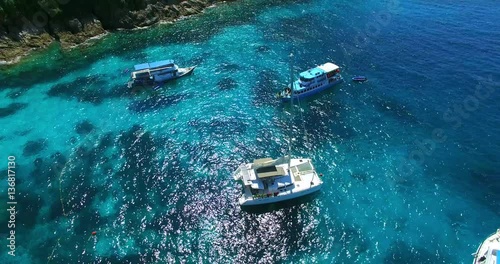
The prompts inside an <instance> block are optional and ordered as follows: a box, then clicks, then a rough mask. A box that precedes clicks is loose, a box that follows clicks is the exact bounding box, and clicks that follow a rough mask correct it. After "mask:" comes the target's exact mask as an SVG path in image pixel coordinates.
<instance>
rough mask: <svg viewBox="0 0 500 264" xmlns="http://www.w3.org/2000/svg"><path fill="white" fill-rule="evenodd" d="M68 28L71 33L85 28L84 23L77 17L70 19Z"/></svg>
mask: <svg viewBox="0 0 500 264" xmlns="http://www.w3.org/2000/svg"><path fill="white" fill-rule="evenodd" d="M68 28H69V30H70V31H71V33H73V34H76V33H79V32H81V31H82V30H83V25H82V23H81V22H80V20H78V19H77V18H75V19H72V20H70V21H68Z"/></svg>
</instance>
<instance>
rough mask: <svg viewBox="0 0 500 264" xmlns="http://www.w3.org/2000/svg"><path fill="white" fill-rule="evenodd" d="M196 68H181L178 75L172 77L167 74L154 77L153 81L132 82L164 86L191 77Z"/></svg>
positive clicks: (136, 80)
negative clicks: (166, 83)
mask: <svg viewBox="0 0 500 264" xmlns="http://www.w3.org/2000/svg"><path fill="white" fill-rule="evenodd" d="M195 68H196V66H193V67H188V68H179V70H178V72H177V74H175V75H172V74H165V75H154V78H153V79H135V80H133V81H132V83H131V84H133V85H157V84H162V83H164V82H167V81H171V80H175V79H179V78H181V77H184V76H186V75H190V74H192V73H193V71H194V69H195ZM131 84H129V87H130V88H131V87H132V85H131Z"/></svg>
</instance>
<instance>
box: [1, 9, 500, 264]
mask: <svg viewBox="0 0 500 264" xmlns="http://www.w3.org/2000/svg"><path fill="white" fill-rule="evenodd" d="M464 10H467V11H464ZM499 14H500V10H499V7H498V4H495V3H494V2H493V1H489V2H484V3H481V4H477V3H474V2H472V1H461V2H459V3H454V2H444V3H443V2H441V3H438V2H429V1H410V2H408V3H399V2H382V3H378V2H368V3H365V2H352V1H351V2H348V1H338V2H336V3H331V2H328V1H322V0H317V1H306V2H286V3H274V2H271V3H269V2H267V3H262V2H260V1H252V2H250V1H242V2H239V3H233V4H228V5H222V6H219V7H217V8H214V9H209V10H208V11H207V12H206V13H205V14H203V15H201V16H198V17H194V18H189V19H186V20H183V21H180V22H178V23H176V24H175V25H164V26H160V27H156V28H153V29H148V30H144V31H136V32H128V33H117V34H113V35H111V36H108V37H106V38H105V39H102V40H100V41H98V43H97V45H95V46H92V47H89V48H82V49H77V50H74V51H72V52H69V53H60V52H59V51H58V49H57V47H55V48H53V49H52V50H50V51H48V52H45V53H41V54H39V55H37V56H36V57H34V58H33V59H32V60H31V61H30V62H27V63H25V64H23V65H21V66H18V67H12V68H8V69H4V70H2V72H1V75H0V79H1V83H2V89H1V91H0V93H1V95H2V96H1V99H0V103H1V106H2V111H1V114H2V118H1V119H0V122H1V124H2V127H5V128H6V129H2V130H1V131H0V138H1V141H0V144H1V145H2V150H4V149H6V150H7V151H8V152H9V153H10V154H14V155H16V157H17V162H18V167H19V168H18V169H17V187H18V191H19V194H18V195H17V198H18V203H19V208H20V209H19V214H18V221H19V223H20V224H19V225H18V226H17V229H16V232H17V234H18V237H17V239H16V240H17V243H18V247H17V248H16V253H17V254H18V255H19V256H18V257H17V258H16V259H12V258H8V256H7V255H6V254H4V251H5V248H3V247H2V248H3V249H2V250H3V251H2V258H3V259H5V261H9V262H16V263H19V262H21V263H44V262H47V258H48V257H49V256H52V259H51V261H50V262H51V263H62V262H70V263H74V262H76V261H80V262H84V263H87V262H102V263H106V262H122V263H125V262H127V261H128V262H131V263H138V262H153V261H155V260H158V261H160V262H167V261H172V262H173V261H189V262H197V261H205V262H222V263H224V262H256V261H258V260H260V261H263V262H279V261H283V262H310V261H311V260H312V261H314V262H318V263H331V262H336V263H350V262H355V261H358V262H361V263H368V262H370V263H444V262H447V263H468V262H469V261H470V253H472V252H473V251H474V250H475V249H476V247H477V245H478V243H480V241H481V240H482V239H484V237H485V236H486V235H487V234H489V233H491V232H493V230H495V229H496V228H497V227H498V226H499V224H500V221H499V220H500V210H499V209H498V208H499V207H498V205H499V204H498V201H499V194H498V189H499V187H500V186H499V185H498V183H499V182H500V181H499V171H498V169H497V167H498V166H497V165H498V142H499V140H498V129H499V127H500V126H499V125H500V124H499V122H500V121H499V111H500V109H498V105H496V104H495V103H496V102H497V101H498V99H499V95H498V92H497V88H498V82H499V80H500V76H499V75H498V73H497V72H498V71H497V69H498V68H499V67H498V62H497V61H498V60H497V58H498V56H499V55H500V54H499V53H498V49H495V47H498V44H499V43H498V39H500V38H499V37H500V36H499V32H500V31H499V30H498V25H497V23H495V22H494V21H495V18H496V17H498V15H499ZM464 17H467V19H464ZM373 21H375V22H373ZM359 32H364V35H365V38H363V35H359V34H358V33H359ZM356 45H357V46H356ZM290 50H293V51H294V53H295V68H296V71H299V70H301V69H302V70H303V69H307V68H308V67H310V66H312V65H315V64H319V63H323V62H325V61H333V62H335V63H337V64H339V65H341V67H342V69H343V72H344V73H343V74H344V77H345V78H346V80H348V78H349V77H350V76H352V75H356V74H364V75H367V76H368V77H369V78H370V80H369V82H367V83H365V84H362V85H354V84H351V83H350V82H349V81H347V82H346V83H345V84H343V85H341V86H340V87H338V88H336V89H334V90H332V91H329V92H326V93H324V94H321V95H319V96H316V97H314V98H311V99H310V100H307V101H303V102H302V107H303V108H304V111H305V112H304V114H305V119H304V125H305V130H306V133H304V130H303V129H302V121H301V119H300V117H299V116H296V117H295V118H294V120H295V123H294V126H293V127H292V129H293V131H294V132H295V133H296V136H295V137H296V141H294V151H295V153H296V155H303V156H310V157H311V158H313V159H314V161H315V164H316V166H317V168H318V170H319V171H320V172H322V173H324V174H325V179H324V180H325V185H324V189H323V191H322V192H321V193H320V194H319V195H318V196H316V197H314V199H311V200H309V201H306V202H305V203H303V204H295V205H292V206H291V207H287V208H280V209H278V210H276V211H272V212H267V213H263V214H251V213H247V212H243V211H241V210H240V209H239V207H238V206H237V196H238V190H239V185H238V184H237V183H233V182H232V180H231V178H230V172H231V171H232V170H234V169H235V168H236V167H237V165H238V164H239V163H241V162H246V161H250V160H252V159H254V158H256V157H260V156H267V155H270V156H277V155H279V154H280V153H284V151H286V148H287V144H286V140H285V139H284V138H285V135H286V134H287V133H288V131H289V129H290V128H289V127H288V126H287V124H286V121H287V120H289V115H288V114H287V113H288V112H289V111H290V107H287V106H282V105H281V104H280V103H279V102H277V101H275V100H274V98H273V95H274V93H276V92H277V91H278V90H279V89H280V88H281V87H282V86H283V85H284V84H285V83H286V82H287V79H288V74H289V73H288V59H287V55H288V54H289V52H290ZM157 58H174V59H176V60H177V61H178V63H179V64H180V65H194V64H196V65H198V68H197V69H196V71H195V74H194V75H192V76H190V77H187V78H184V79H181V80H178V81H176V82H174V83H169V84H168V85H166V86H165V88H164V89H163V90H162V91H160V92H158V93H141V94H138V95H133V94H130V93H128V92H127V91H126V89H125V87H124V83H125V82H126V81H127V78H128V74H126V73H124V72H123V71H124V69H126V68H130V67H132V65H133V64H135V63H139V62H143V61H148V60H154V59H157ZM478 84H482V86H481V87H479V88H478V87H477V85H478ZM478 89H479V92H477V91H476V90H478ZM468 96H474V98H476V99H477V100H478V104H477V105H475V104H474V102H475V101H473V100H472V99H471V98H469V97H468ZM471 100H472V101H471ZM464 102H466V106H467V109H468V110H464V113H460V111H459V109H458V110H453V109H454V107H455V105H463V104H464ZM449 108H451V109H452V110H453V111H452V112H449V113H448V114H446V113H447V111H448V109H449ZM438 128H439V129H443V130H442V131H443V132H444V135H445V136H446V139H444V140H440V142H439V143H438V142H435V145H434V146H433V148H431V149H427V150H426V151H425V153H426V154H428V155H426V154H423V157H424V159H423V160H421V159H418V158H421V156H419V153H423V152H417V150H418V149H419V148H418V144H417V143H416V142H424V141H425V142H428V141H426V140H429V139H432V134H433V131H435V129H438ZM304 135H307V138H306V140H305V142H304ZM440 139H441V138H440ZM441 141H442V142H441ZM304 143H310V144H312V145H313V146H314V147H313V149H311V150H308V149H306V148H305V147H304ZM426 146H427V148H429V146H431V147H432V145H429V144H427V145H426ZM6 156H7V154H6ZM409 157H411V158H413V159H409ZM5 159H6V157H5ZM3 174H6V173H3ZM0 187H1V189H2V190H3V191H2V192H5V190H6V187H7V185H6V182H5V181H2V183H1V186H0ZM3 197H4V196H3ZM2 204H5V203H4V202H2ZM2 211H3V212H5V211H4V210H2ZM6 217H7V214H5V213H2V222H3V221H4V219H6ZM2 226H4V227H5V226H6V225H4V224H2ZM4 230H5V229H2V232H4ZM92 231H97V232H98V233H97V236H96V237H95V238H90V239H89V237H90V235H91V232H92ZM5 261H2V262H5Z"/></svg>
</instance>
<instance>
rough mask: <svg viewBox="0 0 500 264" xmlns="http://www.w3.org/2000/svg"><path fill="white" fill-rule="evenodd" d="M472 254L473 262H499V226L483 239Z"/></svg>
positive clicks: (478, 263) (479, 263) (498, 263)
mask: <svg viewBox="0 0 500 264" xmlns="http://www.w3.org/2000/svg"><path fill="white" fill-rule="evenodd" d="M472 255H473V256H474V262H472V263H473V264H500V228H499V229H498V230H497V232H496V233H494V234H492V235H490V236H489V237H488V238H486V240H484V242H483V243H481V245H479V248H478V249H477V251H476V253H474V254H472Z"/></svg>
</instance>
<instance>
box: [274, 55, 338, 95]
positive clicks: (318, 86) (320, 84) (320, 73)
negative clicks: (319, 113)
mask: <svg viewBox="0 0 500 264" xmlns="http://www.w3.org/2000/svg"><path fill="white" fill-rule="evenodd" d="M343 81H344V79H342V76H341V75H340V67H339V66H337V65H335V64H333V63H331V62H327V63H325V64H322V65H319V66H317V67H314V68H312V69H309V70H307V71H304V72H301V73H300V74H299V79H298V80H296V81H294V82H293V83H292V85H290V86H288V87H286V88H285V89H284V90H283V91H282V92H281V93H278V97H279V98H281V100H282V101H290V99H291V98H292V97H293V98H294V99H302V98H304V97H307V96H311V95H313V94H317V93H319V92H321V91H323V90H326V89H328V88H331V87H333V86H335V85H337V84H339V83H342V82H343Z"/></svg>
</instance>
